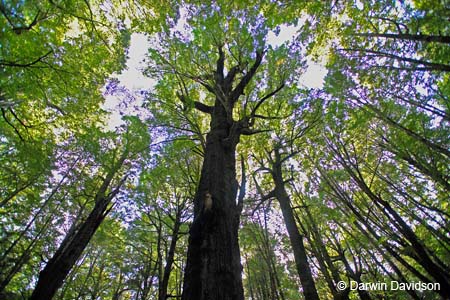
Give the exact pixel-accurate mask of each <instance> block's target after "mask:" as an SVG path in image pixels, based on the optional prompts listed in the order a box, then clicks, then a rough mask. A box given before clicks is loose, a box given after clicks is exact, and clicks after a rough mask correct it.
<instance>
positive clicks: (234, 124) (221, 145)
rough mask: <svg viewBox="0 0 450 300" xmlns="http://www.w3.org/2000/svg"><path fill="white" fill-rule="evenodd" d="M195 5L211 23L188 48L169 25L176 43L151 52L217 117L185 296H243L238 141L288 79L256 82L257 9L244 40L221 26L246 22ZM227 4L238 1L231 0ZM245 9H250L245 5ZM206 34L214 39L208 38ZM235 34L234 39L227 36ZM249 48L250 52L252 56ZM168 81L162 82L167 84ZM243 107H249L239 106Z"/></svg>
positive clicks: (182, 93) (259, 53)
mask: <svg viewBox="0 0 450 300" xmlns="http://www.w3.org/2000/svg"><path fill="white" fill-rule="evenodd" d="M192 9H193V10H194V14H193V15H192V17H191V18H192V19H193V20H194V21H195V22H198V19H196V15H202V14H205V13H206V14H208V17H207V18H205V20H204V21H200V24H195V25H197V26H201V25H204V24H202V23H203V22H205V24H207V25H208V26H211V30H208V31H206V32H204V33H201V32H200V31H199V30H200V28H195V27H194V28H193V34H194V40H193V41H191V42H189V43H188V45H189V47H190V49H186V42H184V41H183V40H180V38H178V39H177V38H176V37H173V36H170V33H167V35H168V36H166V37H165V39H163V41H166V40H167V39H168V38H172V40H171V41H170V42H168V45H166V46H167V48H166V49H170V50H169V51H163V50H162V51H160V52H157V51H153V52H152V56H153V59H154V60H155V61H156V63H155V64H156V65H157V66H159V68H156V70H155V71H158V72H162V73H163V74H166V78H167V79H166V80H167V82H174V81H173V80H174V79H173V78H176V80H177V81H176V83H175V84H177V85H179V87H180V90H178V91H177V93H176V95H177V97H178V99H179V101H180V103H181V104H182V105H183V106H184V109H185V110H189V109H190V108H195V109H196V110H199V111H201V112H203V113H205V114H207V115H208V116H209V118H210V122H209V124H210V126H209V132H208V134H207V135H206V139H205V145H204V149H202V150H203V155H204V159H203V166H202V171H201V176H200V181H199V184H198V188H197V191H196V195H195V197H194V221H193V223H192V225H191V229H190V238H189V248H188V256H187V265H186V270H185V277H184V278H185V279H184V280H185V281H184V289H183V297H182V299H243V288H242V279H241V271H242V267H241V264H240V251H239V244H238V228H239V219H240V213H241V210H242V200H239V201H238V202H237V203H236V194H237V190H238V183H237V181H236V167H235V155H236V147H237V145H238V143H239V140H240V137H241V135H252V134H255V133H257V131H256V130H254V129H253V128H252V127H253V125H254V124H255V120H256V119H257V118H260V117H261V116H259V115H258V114H257V111H258V109H259V107H260V106H261V105H263V104H264V103H265V102H266V101H267V100H269V99H270V98H271V97H273V96H274V95H275V94H277V93H278V92H279V91H280V90H281V89H282V88H283V87H284V79H285V78H280V79H279V80H281V81H279V82H276V81H277V79H278V78H270V79H262V78H261V79H262V80H265V81H267V82H268V88H267V90H268V92H266V93H265V94H262V96H261V92H259V93H257V92H256V90H257V88H256V87H255V85H254V83H253V84H252V79H254V78H256V77H258V78H260V76H257V73H258V72H257V71H258V69H259V68H260V65H261V64H262V62H263V58H264V56H265V53H266V50H264V40H263V39H264V36H263V35H262V34H263V33H261V32H258V31H254V32H252V31H251V26H263V25H258V24H257V23H253V24H252V22H256V20H255V18H256V16H251V15H248V17H249V19H250V20H248V21H246V24H248V25H247V26H248V28H247V29H246V30H247V32H245V34H246V35H247V40H243V39H242V36H241V35H235V33H234V35H231V36H230V37H227V36H226V35H223V33H221V34H219V32H221V30H223V28H225V24H228V25H226V26H232V27H233V29H235V28H236V26H238V24H239V22H238V21H237V20H236V19H232V20H230V21H228V20H227V19H226V18H225V16H226V14H225V12H226V11H220V10H219V11H218V12H211V13H208V11H209V9H208V8H207V7H206V6H200V7H198V8H195V7H192ZM221 9H222V8H221ZM223 9H231V7H226V6H225V5H224V8H223ZM242 13H243V14H249V12H248V11H246V10H243V11H242ZM217 22H219V23H220V24H219V25H220V27H217ZM208 29H209V28H208ZM216 34H217V36H215V35H216ZM195 35H198V36H197V37H196V36H195ZM173 38H175V39H173ZM205 38H206V39H207V40H208V42H207V43H206V42H205V40H203V41H202V39H205ZM230 38H231V39H234V40H230V41H229V42H227V40H229V39H230ZM197 43H198V44H197ZM226 47H227V48H228V50H227V48H226ZM183 48H184V49H186V50H187V51H188V52H187V53H186V54H184V55H183V56H181V55H179V54H178V53H179V51H180V50H181V49H183ZM255 48H256V50H255ZM173 51H176V52H175V53H174V52H173ZM177 52H178V53H177ZM205 54H206V55H205ZM250 55H251V57H252V58H251V59H249V58H248V57H247V56H250ZM212 57H215V58H216V59H215V64H214V65H213V64H212V63H211V61H210V60H211V58H212ZM191 59H194V62H192V61H190V60H191ZM246 60H247V61H246ZM161 66H162V67H163V68H161ZM158 69H159V70H158ZM171 78H172V79H171ZM167 82H166V83H165V86H162V85H161V86H160V88H161V89H163V88H167V85H168V84H167ZM198 87H202V88H204V90H205V92H206V93H209V95H210V96H207V99H209V101H210V102H212V103H211V104H205V103H204V102H202V101H198V100H196V99H195V98H194V97H196V96H197V95H198V92H196V91H192V90H193V89H194V88H198ZM172 88H173V86H172ZM250 88H253V89H254V91H252V90H251V89H250ZM166 93H167V90H166ZM172 93H173V92H172ZM161 95H164V94H163V93H162V94H161ZM172 95H173V94H172ZM243 95H251V96H250V97H249V96H247V97H246V98H247V100H246V102H245V104H240V99H241V98H242V96H243ZM211 98H212V99H211ZM250 106H251V108H250ZM241 107H244V110H243V111H242V110H241V111H240V112H238V110H237V109H238V108H241ZM247 107H249V108H248V109H249V110H250V111H247ZM236 117H238V119H237V120H236V119H235V118H236Z"/></svg>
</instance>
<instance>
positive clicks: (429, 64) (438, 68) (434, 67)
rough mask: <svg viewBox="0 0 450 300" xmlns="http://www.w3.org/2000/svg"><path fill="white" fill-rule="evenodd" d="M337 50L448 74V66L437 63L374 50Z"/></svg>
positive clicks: (449, 68)
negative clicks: (403, 62)
mask: <svg viewBox="0 0 450 300" xmlns="http://www.w3.org/2000/svg"><path fill="white" fill-rule="evenodd" d="M339 50H340V51H346V52H365V53H371V54H374V55H375V56H377V57H378V56H379V57H388V58H393V59H395V60H399V61H406V62H410V63H413V64H419V65H423V66H426V67H428V69H429V70H435V71H445V72H450V65H445V64H438V63H432V62H427V61H423V60H419V59H414V58H408V57H402V56H398V55H395V54H391V53H387V52H383V51H376V50H369V49H353V48H344V49H339Z"/></svg>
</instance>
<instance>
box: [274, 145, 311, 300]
mask: <svg viewBox="0 0 450 300" xmlns="http://www.w3.org/2000/svg"><path fill="white" fill-rule="evenodd" d="M274 151H275V161H274V162H273V166H272V172H271V174H272V177H273V181H274V183H275V189H274V196H275V198H276V199H277V200H278V202H279V203H280V208H281V212H282V213H283V218H284V222H285V224H286V229H287V232H288V235H289V240H290V241H291V246H292V250H293V252H294V258H295V265H296V267H297V272H298V276H299V277H300V282H301V284H302V287H303V294H304V296H305V299H306V300H318V299H319V295H318V294H317V290H316V286H315V284H314V279H313V277H312V273H311V269H310V267H309V264H308V257H307V255H306V250H305V246H304V244H303V236H302V235H301V234H300V232H299V230H298V227H297V224H296V222H295V217H294V213H293V211H292V207H291V203H290V199H289V196H288V193H287V192H286V188H285V186H284V185H285V182H284V180H283V173H282V168H281V167H282V162H283V161H282V159H281V155H280V152H279V149H278V148H275V149H274Z"/></svg>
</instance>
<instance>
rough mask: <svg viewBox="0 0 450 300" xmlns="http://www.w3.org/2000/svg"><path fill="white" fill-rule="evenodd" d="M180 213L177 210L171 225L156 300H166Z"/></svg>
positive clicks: (179, 223) (177, 236) (178, 230)
mask: <svg viewBox="0 0 450 300" xmlns="http://www.w3.org/2000/svg"><path fill="white" fill-rule="evenodd" d="M181 213H182V211H181V210H179V211H178V212H177V215H176V217H175V224H174V225H173V231H172V239H171V241H170V246H169V252H168V253H167V257H166V265H165V267H164V273H163V278H162V281H161V285H160V287H159V292H158V299H159V300H165V299H166V298H167V286H168V285H169V278H170V273H171V272H172V265H173V262H174V259H175V248H176V246H177V241H178V238H179V232H180V226H181Z"/></svg>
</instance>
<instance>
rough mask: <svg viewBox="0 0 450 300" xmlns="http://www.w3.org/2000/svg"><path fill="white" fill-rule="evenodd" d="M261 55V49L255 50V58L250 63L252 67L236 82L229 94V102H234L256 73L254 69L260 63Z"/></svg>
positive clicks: (262, 54)
mask: <svg viewBox="0 0 450 300" xmlns="http://www.w3.org/2000/svg"><path fill="white" fill-rule="evenodd" d="M263 56H264V52H263V51H261V50H260V51H256V59H255V62H254V63H253V65H252V67H251V68H250V70H249V71H248V72H247V73H246V74H245V75H244V77H243V78H242V79H241V81H240V82H239V83H238V85H237V86H236V87H235V88H234V90H233V91H232V92H231V95H230V100H231V101H232V103H231V104H234V103H235V102H236V101H237V100H238V98H239V96H241V95H242V94H243V93H244V89H245V87H246V86H247V85H248V83H249V82H250V80H251V79H252V78H253V76H254V75H255V73H256V70H257V69H258V67H259V65H260V64H261V62H262V59H263Z"/></svg>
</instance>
